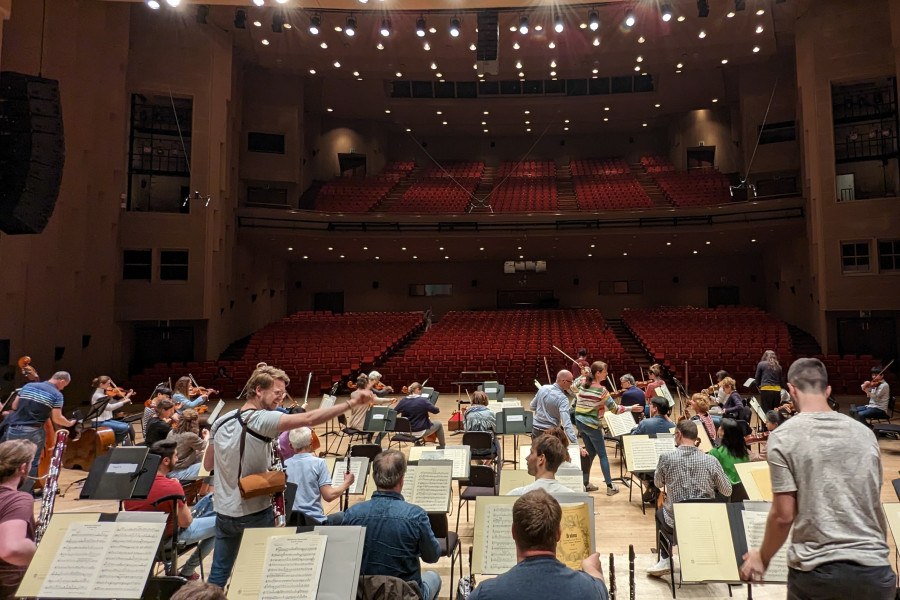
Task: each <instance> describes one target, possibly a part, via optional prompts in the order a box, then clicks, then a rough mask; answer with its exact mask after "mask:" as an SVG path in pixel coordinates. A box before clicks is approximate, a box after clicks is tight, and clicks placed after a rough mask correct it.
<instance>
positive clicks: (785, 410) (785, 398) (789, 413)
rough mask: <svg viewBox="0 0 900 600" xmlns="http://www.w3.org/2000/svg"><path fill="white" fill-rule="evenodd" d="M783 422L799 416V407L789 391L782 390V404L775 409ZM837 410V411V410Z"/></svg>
mask: <svg viewBox="0 0 900 600" xmlns="http://www.w3.org/2000/svg"><path fill="white" fill-rule="evenodd" d="M775 410H776V411H778V414H780V415H781V417H782V419H783V420H785V421H786V420H788V419H790V418H791V417H793V416H794V415H796V414H797V407H796V406H794V399H793V398H791V395H790V394H789V393H788V391H787V390H781V403H780V404H779V405H778V406H777V407H776V408H775ZM835 410H837V409H835Z"/></svg>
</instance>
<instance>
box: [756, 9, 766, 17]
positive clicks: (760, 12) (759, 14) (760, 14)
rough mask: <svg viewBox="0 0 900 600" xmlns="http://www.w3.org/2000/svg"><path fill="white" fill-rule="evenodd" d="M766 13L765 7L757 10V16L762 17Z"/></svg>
mask: <svg viewBox="0 0 900 600" xmlns="http://www.w3.org/2000/svg"><path fill="white" fill-rule="evenodd" d="M764 14H766V11H764V10H763V9H759V10H758V11H756V16H757V17H761V16H763V15H764Z"/></svg>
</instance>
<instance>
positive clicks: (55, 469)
mask: <svg viewBox="0 0 900 600" xmlns="http://www.w3.org/2000/svg"><path fill="white" fill-rule="evenodd" d="M68 438H69V431H68V430H67V429H60V430H59V431H57V432H56V446H54V448H53V457H52V458H51V459H50V469H49V470H48V471H47V479H45V480H44V489H43V496H42V497H41V513H40V516H39V517H38V524H37V527H35V530H34V543H35V544H40V543H41V538H42V537H43V536H44V533H45V532H46V531H47V526H48V525H49V524H50V517H52V516H53V505H54V503H55V502H56V494H57V492H59V483H58V482H59V469H60V467H61V466H62V457H63V452H65V451H66V442H67V441H68Z"/></svg>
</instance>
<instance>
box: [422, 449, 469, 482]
mask: <svg viewBox="0 0 900 600" xmlns="http://www.w3.org/2000/svg"><path fill="white" fill-rule="evenodd" d="M409 460H410V461H419V460H452V461H453V479H465V478H467V477H468V476H469V463H470V462H471V458H470V454H469V447H468V446H446V447H445V448H444V449H443V450H438V449H437V448H434V449H432V448H428V449H425V448H424V447H423V446H413V447H412V448H410V449H409Z"/></svg>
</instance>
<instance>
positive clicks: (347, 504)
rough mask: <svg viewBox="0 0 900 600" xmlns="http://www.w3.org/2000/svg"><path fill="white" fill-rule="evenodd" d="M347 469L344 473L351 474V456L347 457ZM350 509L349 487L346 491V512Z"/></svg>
mask: <svg viewBox="0 0 900 600" xmlns="http://www.w3.org/2000/svg"><path fill="white" fill-rule="evenodd" d="M345 469H346V470H345V471H344V472H345V473H349V472H350V455H349V454H348V455H347V462H346V467H345ZM344 477H346V474H345V475H344ZM348 508H350V488H349V487H348V488H347V489H346V490H344V510H347V509H348Z"/></svg>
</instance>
